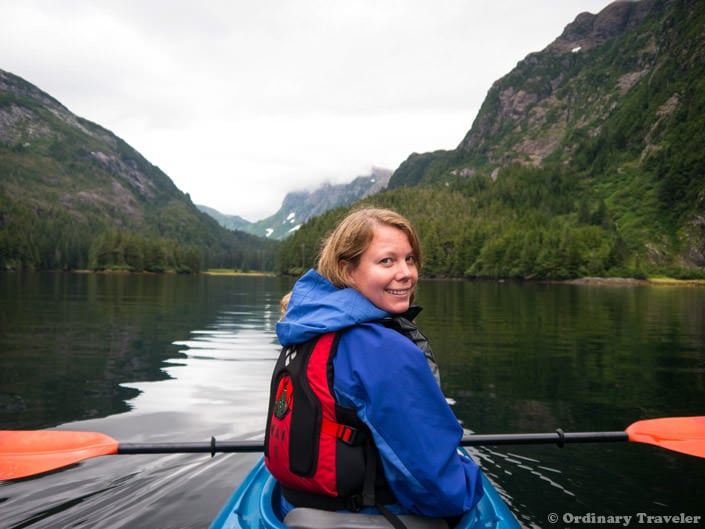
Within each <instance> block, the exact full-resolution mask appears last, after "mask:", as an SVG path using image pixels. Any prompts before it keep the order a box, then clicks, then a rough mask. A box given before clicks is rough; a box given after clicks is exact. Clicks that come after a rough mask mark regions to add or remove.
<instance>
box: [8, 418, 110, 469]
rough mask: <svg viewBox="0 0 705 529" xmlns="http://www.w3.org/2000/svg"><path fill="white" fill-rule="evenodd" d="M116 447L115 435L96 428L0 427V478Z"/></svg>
mask: <svg viewBox="0 0 705 529" xmlns="http://www.w3.org/2000/svg"><path fill="white" fill-rule="evenodd" d="M117 451H118V442H117V441H116V440H115V439H112V438H111V437H108V436H107V435H104V434H101V433H97V432H71V431H65V430H38V431H22V430H12V431H10V430H7V431H0V480H8V479H17V478H23V477H27V476H32V475H34V474H41V473H42V472H48V471H50V470H56V469H57V468H61V467H65V466H67V465H72V464H74V463H78V462H79V461H83V460H84V459H89V458H91V457H96V456H104V455H108V454H117Z"/></svg>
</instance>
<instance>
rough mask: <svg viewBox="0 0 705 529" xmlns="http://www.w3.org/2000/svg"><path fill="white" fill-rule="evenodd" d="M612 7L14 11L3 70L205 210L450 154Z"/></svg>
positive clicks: (220, 4) (65, 7)
mask: <svg viewBox="0 0 705 529" xmlns="http://www.w3.org/2000/svg"><path fill="white" fill-rule="evenodd" d="M607 4H608V2H607V1H606V0H584V1H580V0H565V1H562V2H554V1H551V0H537V1H536V2H533V3H531V4H526V3H525V2H518V1H510V0H495V1H494V2H491V3H485V2H468V1H466V0H443V1H441V2H437V1H434V0H406V1H402V0H378V1H374V0H356V1H355V2H350V1H349V0H348V1H339V0H269V1H264V2H234V1H229V0H203V1H201V2H190V1H186V0H172V1H165V0H150V1H148V2H144V1H141V0H105V1H101V2H93V1H89V0H67V1H62V2H54V1H52V0H34V1H32V0H25V1H19V0H18V1H11V0H0V9H2V13H3V16H2V18H1V19H0V68H3V69H5V70H8V71H11V72H13V73H15V74H17V75H20V76H22V77H24V78H25V79H26V80H28V81H29V82H31V83H33V84H36V85H37V86H38V87H39V88H41V89H42V90H44V91H46V92H48V93H49V94H51V95H52V96H54V97H55V98H57V99H58V100H59V101H61V102H62V103H64V104H65V105H66V106H67V107H68V108H69V109H70V110H72V111H73V112H74V113H76V114H78V115H80V116H82V117H84V118H86V119H89V120H91V121H94V122H96V123H99V124H100V125H102V126H104V127H106V128H108V129H110V130H112V131H113V132H114V133H115V134H117V135H118V136H120V137H121V138H123V139H124V140H125V141H127V142H128V143H129V144H131V145H132V146H133V147H135V148H136V149H137V150H138V151H140V152H141V153H142V154H143V155H145V156H146V157H147V158H148V159H149V160H150V161H151V162H152V163H154V164H155V165H158V166H159V167H160V168H161V169H162V170H164V171H165V172H166V173H167V174H168V175H169V176H170V177H171V178H172V179H173V180H174V182H175V183H176V185H177V186H178V187H179V188H180V189H181V190H182V191H184V192H188V193H190V195H191V197H192V199H193V200H194V202H196V203H202V204H206V205H208V206H211V207H214V208H216V209H218V210H220V211H222V212H224V213H230V214H238V215H241V216H244V217H245V218H248V219H250V220H257V219H259V218H262V217H265V216H268V215H270V214H272V213H274V212H275V211H276V210H277V209H278V208H279V205H280V204H281V201H282V199H283V197H284V195H285V194H286V193H287V192H288V191H292V190H298V189H302V188H306V187H309V188H310V187H313V186H316V185H319V184H320V183H322V182H324V181H332V182H340V181H350V180H352V179H353V178H354V177H356V176H359V175H362V174H366V173H369V170H370V168H371V166H373V165H375V166H380V167H387V168H389V169H395V168H396V167H397V166H398V165H399V164H400V163H401V162H402V161H403V160H404V159H405V158H406V157H407V156H408V155H409V154H411V153H412V152H426V151H431V150H436V149H440V148H444V149H452V148H454V147H455V146H456V145H457V144H458V143H459V142H460V140H461V139H462V138H463V136H464V135H465V133H466V132H467V131H468V130H469V128H470V126H471V124H472V120H473V119H474V117H475V115H476V113H477V111H478V109H479V107H480V105H481V103H482V101H483V99H484V97H485V94H486V93H487V90H488V89H489V88H490V86H491V84H492V82H494V81H495V80H496V79H498V78H499V77H501V76H502V75H504V74H506V73H508V72H509V71H510V70H511V68H512V67H513V66H514V65H515V64H516V63H517V62H518V61H520V60H521V59H523V58H524V57H525V56H526V55H527V54H528V53H530V52H533V51H538V50H540V49H542V48H543V47H545V46H546V45H548V44H549V43H550V42H551V41H552V40H553V39H555V38H556V37H557V36H558V35H559V34H560V33H561V32H562V30H563V28H564V27H565V26H566V25H567V24H568V23H570V22H571V21H572V20H573V19H574V18H575V16H577V14H578V13H580V12H581V11H585V10H590V11H591V12H597V11H599V10H600V9H602V8H603V7H604V6H606V5H607Z"/></svg>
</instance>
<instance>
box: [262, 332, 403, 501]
mask: <svg viewBox="0 0 705 529" xmlns="http://www.w3.org/2000/svg"><path fill="white" fill-rule="evenodd" d="M339 337H340V333H334V332H331V333H327V334H323V335H321V336H319V337H317V338H314V339H313V340H310V341H308V342H306V343H303V344H297V345H294V346H291V347H284V348H283V349H282V351H281V354H280V355H279V359H278V360H277V363H276V365H275V367H274V374H273V376H272V384H271V388H270V397H269V414H268V417H267V430H266V432H265V443H264V455H265V464H266V465H267V468H268V469H269V471H270V472H271V473H272V475H273V476H274V477H275V478H276V479H277V481H278V482H279V483H280V484H281V485H282V490H283V493H284V496H285V497H286V498H287V499H289V501H291V502H292V503H294V504H296V505H298V506H308V507H318V508H324V509H325V508H329V509H333V510H334V509H343V508H344V509H355V508H359V507H361V506H362V505H372V504H374V503H376V501H375V499H376V500H377V501H379V500H382V501H384V502H385V503H391V502H392V501H394V497H393V495H391V490H389V488H388V485H386V480H384V477H383V473H382V470H381V463H379V461H378V457H379V456H378V454H377V450H376V448H375V447H374V443H373V442H372V437H371V434H370V433H369V431H368V429H367V427H366V426H365V425H364V423H363V422H362V421H360V419H359V418H358V417H357V415H356V414H355V410H354V409H352V408H348V407H345V406H342V405H340V404H339V403H338V402H337V401H336V399H335V396H334V392H333V358H334V356H335V353H336V350H337V346H338V340H339ZM369 462H371V464H370V463H369ZM378 468H379V469H380V470H379V472H377V470H376V469H378ZM375 481H377V486H375ZM375 489H377V490H375ZM363 496H364V498H363ZM331 500H335V501H331Z"/></svg>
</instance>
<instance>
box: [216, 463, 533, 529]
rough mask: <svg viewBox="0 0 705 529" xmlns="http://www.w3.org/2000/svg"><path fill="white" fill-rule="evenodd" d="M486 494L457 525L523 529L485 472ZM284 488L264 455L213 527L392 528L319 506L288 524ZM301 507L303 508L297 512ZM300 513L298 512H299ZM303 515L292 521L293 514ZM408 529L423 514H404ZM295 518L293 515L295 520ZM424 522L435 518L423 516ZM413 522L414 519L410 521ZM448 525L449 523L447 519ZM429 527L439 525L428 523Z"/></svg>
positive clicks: (471, 528)
mask: <svg viewBox="0 0 705 529" xmlns="http://www.w3.org/2000/svg"><path fill="white" fill-rule="evenodd" d="M482 487H483V490H484V495H483V497H482V499H481V500H480V501H479V502H478V504H477V505H476V506H475V507H474V508H473V509H472V510H471V511H469V512H467V513H465V515H463V517H462V518H461V519H460V521H459V522H458V524H457V525H456V526H455V528H454V529H479V528H483V529H520V528H521V526H520V525H519V522H518V521H517V519H516V517H515V516H514V514H512V512H511V511H510V510H509V507H508V506H507V504H506V503H505V502H504V500H503V499H502V498H501V496H500V495H499V493H498V492H497V489H495V487H494V486H493V485H492V483H490V481H489V480H488V479H487V478H486V477H485V476H484V475H482ZM279 500H280V492H279V486H278V484H277V481H276V480H275V479H274V478H273V477H272V475H271V474H270V473H269V470H267V467H266V466H265V465H264V457H260V459H259V460H258V461H257V463H256V464H255V466H254V467H253V469H252V470H251V471H250V473H249V474H248V475H247V476H246V477H245V479H244V480H243V482H242V483H241V484H240V486H239V487H238V488H237V489H236V490H235V492H234V493H233V495H232V496H231V497H230V499H228V501H227V502H226V504H225V506H224V507H223V508H222V509H221V511H220V513H219V514H218V516H216V518H215V520H213V523H212V524H211V525H210V529H287V528H290V527H295V528H297V529H305V528H307V527H308V528H310V529H336V528H340V529H392V526H391V525H390V524H389V522H388V521H387V520H386V519H385V518H384V517H383V516H381V515H370V514H354V513H350V514H344V513H334V512H327V511H319V510H317V509H294V510H293V511H291V512H290V513H289V515H288V516H287V524H288V525H285V524H284V522H283V521H282V519H281V517H280V516H279V514H278V508H277V507H276V506H278V505H279ZM297 511H299V512H297ZM295 513H296V514H295ZM297 514H300V515H301V516H300V517H299V518H297V519H296V520H295V522H294V523H292V522H290V517H292V516H296V515H297ZM400 518H401V519H402V521H403V522H404V524H405V525H406V526H407V527H408V529H416V528H417V527H421V524H419V523H418V520H419V518H420V517H408V519H407V517H406V516H400ZM293 519H294V518H292V520H293ZM422 520H423V521H424V522H428V521H429V520H430V521H434V520H433V519H427V518H422ZM409 522H411V523H409ZM444 525H445V523H444ZM426 527H436V526H434V525H432V524H431V525H428V524H427V525H426Z"/></svg>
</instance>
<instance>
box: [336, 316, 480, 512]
mask: <svg viewBox="0 0 705 529" xmlns="http://www.w3.org/2000/svg"><path fill="white" fill-rule="evenodd" d="M334 389H335V392H336V395H337V397H338V399H339V401H340V403H341V404H343V405H345V406H351V407H353V408H355V410H356V411H357V414H358V416H359V417H360V419H361V420H362V421H363V422H364V423H365V424H366V425H367V426H368V427H369V428H370V430H371V431H372V435H373V437H374V440H375V444H376V445H377V448H378V450H379V452H380V456H381V459H382V464H383V466H384V471H385V476H386V477H387V480H388V481H389V484H390V486H391V487H392V490H393V491H394V493H395V494H396V496H397V499H398V500H399V502H400V503H401V505H402V506H403V507H405V508H406V509H408V510H409V511H410V512H413V513H417V514H422V515H425V516H457V515H460V514H462V513H464V512H466V511H468V510H470V509H472V507H473V506H474V505H475V504H476V503H477V502H478V501H479V499H480V498H481V497H482V484H481V477H480V469H479V468H478V466H477V465H476V464H475V463H474V462H473V461H472V460H471V459H469V458H468V457H465V456H463V455H461V454H460V453H459V452H458V450H457V448H458V444H459V442H460V439H461V437H462V435H463V429H462V428H461V426H460V425H459V424H458V421H457V419H456V417H455V415H454V414H453V412H452V410H451V409H450V407H449V406H448V403H447V402H446V400H445V397H444V396H443V393H442V392H441V390H440V389H439V387H438V384H437V383H436V381H435V379H434V377H433V374H432V373H431V370H430V368H429V367H428V364H427V362H426V359H425V357H424V354H423V352H422V351H421V350H420V349H419V348H418V347H416V346H415V345H414V344H413V343H412V342H411V341H410V340H409V339H408V338H406V337H404V336H403V335H401V334H399V333H398V332H396V331H394V330H391V329H387V328H384V327H383V326H381V325H378V324H363V325H358V326H356V327H353V328H351V329H349V330H348V331H346V332H345V333H344V334H343V336H342V337H341V340H340V344H339V346H338V352H337V355H336V357H335V359H334Z"/></svg>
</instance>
